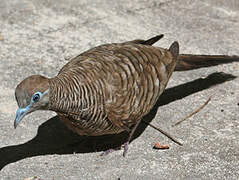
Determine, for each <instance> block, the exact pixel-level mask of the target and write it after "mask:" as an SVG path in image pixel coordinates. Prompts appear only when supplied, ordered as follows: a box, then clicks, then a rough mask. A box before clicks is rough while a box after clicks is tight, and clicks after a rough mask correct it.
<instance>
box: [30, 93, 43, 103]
mask: <svg viewBox="0 0 239 180" xmlns="http://www.w3.org/2000/svg"><path fill="white" fill-rule="evenodd" d="M40 97H41V96H40V92H37V93H35V94H34V95H33V96H32V100H33V102H37V101H39V100H40Z"/></svg>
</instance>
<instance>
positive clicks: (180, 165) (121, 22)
mask: <svg viewBox="0 0 239 180" xmlns="http://www.w3.org/2000/svg"><path fill="white" fill-rule="evenodd" d="M238 19H239V1H238V0H230V1H225V0H201V1H194V0H180V1H179V0H167V1H166V0H147V1H146V0H132V1H128V0H118V1H107V0H68V1H66V0H54V1H51V0H41V1H40V0H31V1H30V0H21V1H19V0H11V1H9V0H1V2H0V62H1V63H0V74H1V76H0V82H1V83H0V179H3V180H7V179H9V180H15V179H16V180H24V179H27V180H30V179H34V177H35V179H40V178H41V179H43V180H53V179H54V180H78V179H104V180H117V179H120V180H127V179H140V180H141V179H142V180H144V179H167V180H169V179H239V114H238V112H239V92H238V89H239V78H238V76H239V63H238V62H234V63H230V64H226V65H225V64H224V65H220V66H215V67H210V68H204V69H198V70H192V71H187V72H175V73H174V74H173V76H172V78H171V80H170V82H169V85H168V89H167V90H166V91H165V93H164V94H163V95H162V96H161V98H160V99H159V102H158V104H157V105H156V106H155V108H154V109H153V110H152V111H151V112H150V113H149V115H147V116H146V117H145V119H146V120H148V121H151V123H152V124H154V125H156V126H159V127H161V128H162V129H164V130H166V131H168V132H169V133H170V134H173V135H174V136H175V137H176V138H177V139H179V140H180V141H181V142H183V146H182V147H181V146H178V145H177V144H175V143H173V142H172V141H171V140H169V139H167V138H166V137H165V136H163V135H162V134H160V133H159V132H157V131H155V130H154V129H152V128H151V127H149V126H148V127H147V126H145V125H144V124H142V125H141V126H140V128H139V129H138V131H137V135H136V137H135V138H134V140H133V141H132V143H131V144H130V146H129V152H128V154H127V156H126V157H123V156H122V151H117V152H114V153H111V154H110V155H108V156H105V157H101V156H100V153H101V151H102V150H104V149H107V147H111V146H112V145H114V146H116V145H117V144H120V142H123V138H125V135H124V134H120V135H118V136H105V137H97V138H85V137H80V136H77V135H76V134H74V133H72V132H71V131H69V130H67V129H66V128H65V126H64V125H63V124H62V123H61V122H60V121H59V119H58V118H57V117H56V116H55V114H54V113H53V112H36V113H33V114H31V115H29V116H28V117H26V118H25V119H24V120H23V122H22V123H21V124H20V125H19V127H18V128H17V129H16V130H15V129H14V128H13V122H14V119H15V112H16V109H17V105H16V102H15V97H14V90H15V87H16V85H17V84H18V83H19V82H20V81H21V80H23V79H24V78H26V77H27V76H29V75H32V74H42V75H45V76H48V77H52V76H54V75H56V74H57V72H58V71H59V70H60V68H61V67H62V66H63V65H64V64H65V63H66V62H67V61H68V59H69V57H74V56H75V55H78V54H79V53H81V52H83V51H84V50H87V49H89V48H91V47H94V46H96V45H99V44H103V43H109V42H122V41H126V40H132V39H135V38H149V37H151V36H154V35H157V34H161V33H163V34H165V37H164V38H163V39H162V40H160V42H158V43H157V44H156V45H157V46H161V47H169V45H170V44H171V43H172V42H173V41H175V40H177V41H178V42H179V43H180V45H181V47H180V51H181V53H194V54H224V55H239V46H238V42H239V33H238V30H239V20H238ZM211 96H212V99H211V101H210V102H209V104H208V105H207V106H206V107H205V108H204V109H203V110H201V111H200V112H199V113H197V114H196V115H195V116H193V117H191V118H189V119H187V120H186V121H185V122H183V123H181V124H180V125H178V126H176V127H172V125H173V124H174V123H175V122H177V121H178V120H180V119H183V118H184V117H186V116H187V115H189V114H190V113H191V112H193V111H194V110H196V109H197V108H199V107H200V106H201V105H202V104H203V103H204V102H205V101H207V99H208V98H209V97H211ZM154 142H161V143H162V144H169V145H170V149H168V150H155V149H153V148H152V147H153V144H154Z"/></svg>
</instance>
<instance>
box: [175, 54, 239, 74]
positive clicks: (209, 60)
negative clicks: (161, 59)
mask: <svg viewBox="0 0 239 180" xmlns="http://www.w3.org/2000/svg"><path fill="white" fill-rule="evenodd" d="M178 58H179V60H178V64H177V65H176V68H175V71H187V70H192V69H198V68H202V67H209V66H216V65H219V64H227V63H232V62H239V56H225V55H193V54H180V55H179V56H178Z"/></svg>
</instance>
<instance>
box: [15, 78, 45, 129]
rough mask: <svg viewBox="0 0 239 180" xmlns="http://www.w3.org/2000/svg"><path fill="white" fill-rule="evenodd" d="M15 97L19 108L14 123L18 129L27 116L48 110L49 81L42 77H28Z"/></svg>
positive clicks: (20, 85)
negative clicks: (37, 111)
mask: <svg viewBox="0 0 239 180" xmlns="http://www.w3.org/2000/svg"><path fill="white" fill-rule="evenodd" d="M15 97H16V101H17V104H18V107H19V109H18V110H17V114H16V119H15V121H14V127H15V128H16V127H17V125H18V124H19V123H20V121H21V120H22V119H23V117H25V116H26V115H27V114H29V113H31V112H34V111H36V110H46V109H48V104H49V79H48V78H46V77H44V76H40V75H33V76H29V77H27V78H26V79H24V80H23V81H22V82H21V83H20V84H18V86H17V87H16V90H15Z"/></svg>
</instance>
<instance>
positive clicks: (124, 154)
mask: <svg viewBox="0 0 239 180" xmlns="http://www.w3.org/2000/svg"><path fill="white" fill-rule="evenodd" d="M128 145H129V141H127V142H125V143H124V144H123V145H121V146H120V147H117V148H115V149H108V150H106V151H104V152H103V153H102V154H101V156H106V155H108V154H110V153H111V152H114V151H117V150H120V149H121V147H123V148H124V152H123V156H124V157H125V156H126V153H127V151H128V149H129V146H128Z"/></svg>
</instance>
